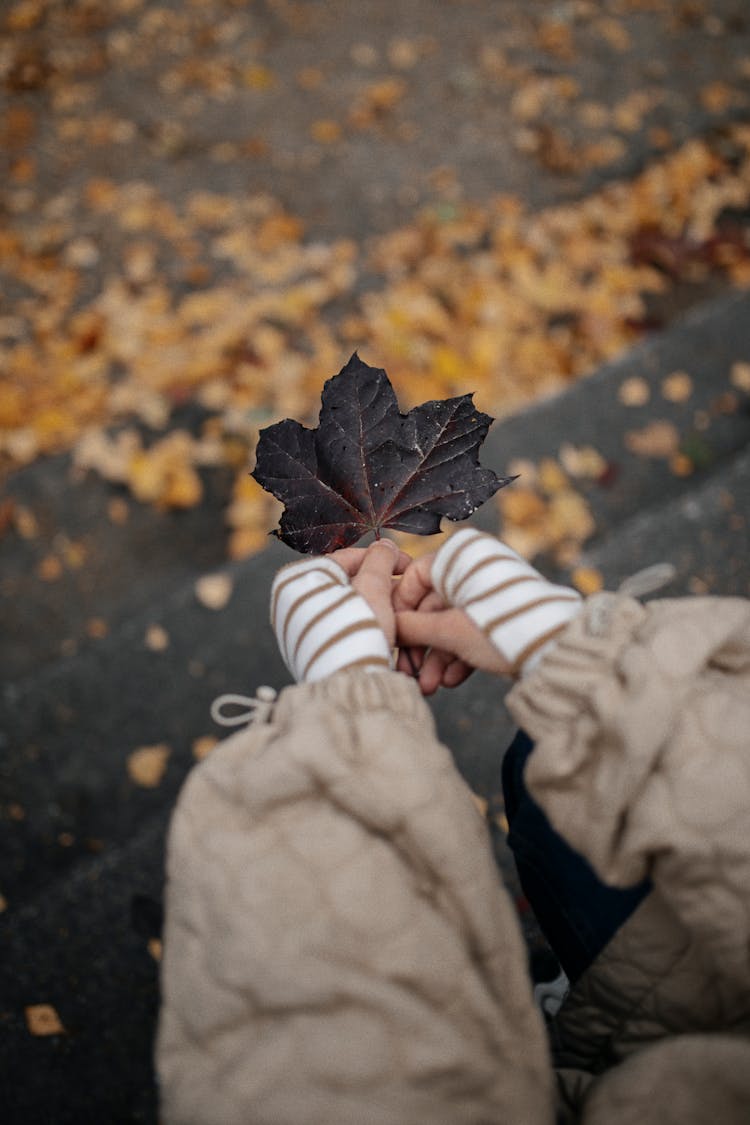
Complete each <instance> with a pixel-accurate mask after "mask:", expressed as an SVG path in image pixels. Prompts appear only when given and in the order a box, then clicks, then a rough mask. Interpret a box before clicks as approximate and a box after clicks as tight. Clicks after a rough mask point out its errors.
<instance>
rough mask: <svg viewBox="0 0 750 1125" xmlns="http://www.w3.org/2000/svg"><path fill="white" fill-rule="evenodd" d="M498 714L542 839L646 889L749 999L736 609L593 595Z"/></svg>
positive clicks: (744, 659) (749, 839)
mask: <svg viewBox="0 0 750 1125" xmlns="http://www.w3.org/2000/svg"><path fill="white" fill-rule="evenodd" d="M508 705H509V707H510V709H511V711H512V713H513V715H514V717H515V718H516V720H517V721H518V722H519V724H521V725H522V726H523V727H524V729H525V730H526V731H527V732H528V733H529V735H530V736H531V737H532V738H533V739H534V741H535V749H534V751H533V753H532V755H531V757H530V759H529V762H528V765H527V768H526V781H527V783H528V786H529V789H530V790H531V792H532V793H533V794H534V796H535V798H536V799H537V800H538V801H539V803H540V804H541V805H542V807H543V808H544V810H545V812H546V813H547V815H548V816H549V818H550V820H551V821H552V823H553V824H554V826H555V827H556V828H557V830H558V831H559V832H560V833H561V834H562V835H563V836H564V837H565V838H566V839H567V840H568V842H569V843H570V844H571V845H572V846H573V847H574V848H576V849H577V850H578V851H579V852H581V853H582V854H583V855H585V856H586V858H587V859H588V860H589V861H590V862H591V864H592V865H593V866H594V868H595V869H596V871H597V872H598V874H599V876H600V877H601V878H602V879H603V880H605V881H606V882H610V883H613V884H617V885H621V886H625V885H629V884H632V883H635V882H637V881H639V880H640V879H642V878H643V877H644V876H646V875H649V876H650V877H651V879H652V880H653V882H654V884H655V886H656V887H657V888H658V890H659V892H660V894H661V896H662V899H663V900H664V902H666V903H667V904H668V905H669V907H670V908H671V909H672V910H673V911H674V912H675V914H676V915H677V917H678V918H679V920H680V921H681V923H682V924H683V925H684V926H685V927H686V928H687V930H688V932H689V933H690V934H691V935H692V937H693V938H694V939H695V940H696V941H697V943H698V947H699V948H700V949H701V950H702V955H703V956H704V959H707V960H708V962H709V963H710V966H711V970H712V972H715V973H716V974H717V977H718V978H722V979H723V980H724V982H725V984H726V982H733V984H732V987H734V988H736V987H737V986H738V985H740V984H741V987H742V988H745V989H747V990H748V994H749V995H750V834H749V833H748V831H747V826H748V819H749V817H750V602H747V601H745V600H743V599H739V598H726V599H720V598H691V599H688V598H686V599H675V600H668V601H661V602H653V603H650V604H649V605H647V606H642V605H640V604H638V603H637V602H634V601H632V600H630V599H625V598H617V597H616V596H615V595H600V596H598V597H597V598H595V599H591V600H590V601H589V602H588V603H587V606H586V608H585V610H584V612H583V613H582V614H581V615H580V616H579V617H578V618H576V619H575V620H574V621H573V623H572V624H571V625H570V626H569V627H568V629H567V630H566V631H565V633H564V634H563V635H562V637H561V639H560V641H559V642H558V645H557V647H556V648H555V650H554V651H553V652H552V653H551V654H549V655H548V656H547V657H546V658H545V659H544V660H543V661H542V663H541V664H540V665H539V667H538V668H537V669H536V670H535V672H534V673H532V675H531V676H530V677H529V678H528V679H527V680H524V681H522V682H521V683H519V684H518V685H516V686H515V687H514V689H513V691H512V692H511V694H510V696H509V697H508Z"/></svg>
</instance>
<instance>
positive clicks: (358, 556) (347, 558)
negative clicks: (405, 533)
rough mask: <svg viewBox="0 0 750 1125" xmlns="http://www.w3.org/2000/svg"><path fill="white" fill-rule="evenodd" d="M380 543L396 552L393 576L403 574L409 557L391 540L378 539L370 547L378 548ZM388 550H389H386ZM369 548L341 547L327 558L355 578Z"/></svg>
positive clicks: (409, 559) (408, 562) (409, 560)
mask: <svg viewBox="0 0 750 1125" xmlns="http://www.w3.org/2000/svg"><path fill="white" fill-rule="evenodd" d="M380 543H390V544H391V545H392V549H395V550H396V551H398V556H397V559H396V564H395V566H394V568H393V571H392V573H393V574H403V573H404V571H405V570H406V568H407V567H408V566H409V564H410V563H411V562H412V558H411V555H407V554H406V552H405V551H401V550H399V548H398V546H397V545H396V544H395V543H394V542H393V540H392V539H379V540H378V541H377V543H372V544H371V546H372V547H376V546H378V544H380ZM388 549H390V548H388ZM369 550H370V547H341V548H340V549H339V550H338V551H332V552H331V554H330V555H328V558H331V559H333V560H334V562H337V563H338V564H339V566H340V567H341V568H342V569H343V570H345V571H346V573H347V574H348V575H349V577H350V578H355V577H356V576H357V574H358V573H359V571H360V569H361V567H362V563H363V562H364V560H365V556H366V555H367V552H368V551H369Z"/></svg>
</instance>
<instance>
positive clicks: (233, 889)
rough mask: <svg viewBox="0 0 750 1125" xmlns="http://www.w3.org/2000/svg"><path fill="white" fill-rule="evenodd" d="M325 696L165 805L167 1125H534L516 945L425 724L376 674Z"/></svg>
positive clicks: (458, 785) (398, 682)
mask: <svg viewBox="0 0 750 1125" xmlns="http://www.w3.org/2000/svg"><path fill="white" fill-rule="evenodd" d="M362 679H368V680H370V681H373V680H376V681H378V684H376V685H373V684H372V683H370V684H367V685H366V686H363V685H362ZM325 683H326V684H328V685H330V687H328V688H326V687H325V686H324V684H315V685H302V686H301V687H296V688H292V689H288V691H287V692H285V693H284V695H283V696H282V699H281V703H280V705H279V707H278V709H277V712H276V715H275V717H274V720H273V722H272V724H271V725H270V726H266V727H262V728H255V729H251V730H249V731H247V732H243V733H242V734H239V735H235V736H234V737H233V738H231V739H229V740H228V741H227V742H226V743H224V744H223V745H222V746H221V747H220V748H218V749H217V750H215V751H214V752H213V754H212V755H211V757H210V758H208V759H207V760H206V762H205V763H204V764H203V765H202V766H201V767H200V768H198V769H196V770H195V772H194V773H193V775H192V777H191V779H190V780H189V782H188V785H187V787H186V789H185V791H184V792H183V795H182V797H181V800H180V803H179V808H178V811H177V814H176V816H175V818H174V821H173V826H172V830H171V837H170V846H169V888H168V904H167V931H166V941H165V951H166V952H165V961H164V969H163V986H164V1007H163V1011H162V1018H161V1026H160V1035H159V1051H158V1057H159V1069H160V1076H161V1082H162V1088H163V1113H164V1119H165V1121H167V1122H170V1123H173V1122H180V1123H183V1122H202V1123H204V1125H205V1123H206V1122H218V1121H220V1122H221V1123H222V1125H232V1123H234V1122H238V1123H239V1122H243V1123H244V1125H246V1123H247V1122H250V1121H252V1122H253V1125H271V1123H273V1125H279V1123H285V1122H289V1123H290V1125H292V1123H294V1125H299V1123H304V1125H308V1123H309V1125H313V1123H317V1122H320V1123H321V1125H323V1123H326V1125H330V1123H336V1122H341V1123H342V1125H343V1123H344V1122H346V1123H347V1125H351V1123H352V1122H357V1125H360V1123H362V1125H370V1123H372V1125H380V1123H382V1125H397V1123H398V1125H404V1123H405V1122H410V1121H414V1122H416V1121H430V1122H431V1123H432V1122H437V1123H441V1122H445V1123H446V1125H448V1123H449V1122H450V1123H451V1125H453V1123H455V1122H458V1121H460V1122H462V1123H464V1122H465V1123H467V1125H470V1123H476V1125H480V1123H482V1125H484V1123H486V1122H488V1121H498V1122H500V1121H519V1122H520V1121H529V1122H534V1123H535V1125H537V1123H540V1125H543V1123H545V1122H551V1121H552V1120H553V1116H554V1114H553V1110H552V1092H551V1070H550V1067H549V1061H548V1056H547V1047H546V1043H545V1038H544V1031H543V1028H542V1025H541V1021H540V1019H539V1016H538V1014H537V1012H536V1010H535V1008H534V1007H533V1003H532V1000H531V993H530V986H529V982H528V979H527V973H526V964H525V960H526V959H525V952H524V949H523V946H522V941H521V937H520V933H519V929H518V926H517V923H516V919H515V916H514V914H513V910H512V906H511V904H510V902H509V900H508V899H507V896H506V895H505V892H504V891H503V889H502V887H501V886H500V884H499V882H498V876H497V872H496V868H495V865H494V861H493V859H492V855H491V852H490V849H489V845H488V841H487V838H486V834H485V828H484V825H483V823H482V821H481V820H480V818H479V817H478V816H477V813H476V810H475V808H474V805H473V802H472V801H471V798H470V795H469V793H468V790H467V789H466V787H465V785H464V783H463V782H462V781H461V779H460V777H459V775H458V774H457V772H456V770H455V768H454V766H453V763H452V760H451V758H450V755H449V754H448V752H447V751H446V750H445V749H444V748H443V747H442V746H440V744H439V743H437V741H436V740H435V738H434V734H433V733H432V722H431V718H430V716H429V712H428V711H427V709H426V708H425V707H424V704H423V703H422V701H421V698H419V693H418V691H417V689H416V688H415V687H414V685H412V684H411V683H409V682H408V681H407V680H406V679H405V678H403V677H398V676H396V675H394V674H391V673H384V674H383V675H382V676H378V677H371V676H370V677H368V676H367V675H366V673H365V674H363V673H359V675H357V674H356V673H344V674H342V675H340V676H337V677H334V678H332V679H331V680H330V681H326V682H325ZM347 692H348V693H349V697H348V698H349V705H348V706H347V705H346V702H345V701H346V698H347ZM363 693H364V694H365V695H366V698H367V699H368V700H369V706H367V707H366V708H365V707H362V706H361V703H362V695H363ZM399 698H401V702H402V703H403V706H402V707H401V708H400V710H399V709H397V708H394V706H393V703H394V700H395V701H396V702H397V701H398V699H399ZM353 699H354V700H356V704H357V705H356V707H355V708H352V706H351V703H352V700H353Z"/></svg>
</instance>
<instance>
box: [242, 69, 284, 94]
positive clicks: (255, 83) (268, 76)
mask: <svg viewBox="0 0 750 1125" xmlns="http://www.w3.org/2000/svg"><path fill="white" fill-rule="evenodd" d="M242 77H243V81H244V83H245V85H246V86H247V87H248V88H249V89H251V90H270V89H271V87H272V86H275V84H276V75H275V74H274V73H273V71H272V70H269V68H268V67H267V66H261V65H259V64H256V65H254V66H249V67H247V69H246V70H245V72H244V74H243V76H242Z"/></svg>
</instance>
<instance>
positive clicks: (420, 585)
mask: <svg viewBox="0 0 750 1125" xmlns="http://www.w3.org/2000/svg"><path fill="white" fill-rule="evenodd" d="M395 598H396V609H397V611H398V614H397V632H398V638H399V643H400V644H401V645H402V646H421V652H420V651H419V650H418V652H417V662H418V663H420V662H421V670H420V675H419V681H420V686H421V687H422V690H423V691H424V692H425V694H429V693H430V692H432V691H435V689H436V688H437V687H438V686H439V685H440V684H444V685H445V686H453V685H455V684H457V683H461V681H462V680H464V679H465V678H466V676H467V675H468V674H469V671H470V670H471V668H481V669H483V670H484V671H487V672H491V673H494V674H495V675H501V676H507V675H521V674H522V673H523V672H524V671H528V670H529V669H531V668H533V667H534V665H535V664H536V662H537V661H538V660H539V659H540V658H541V656H542V655H543V654H544V653H545V652H547V651H549V649H550V648H551V647H552V645H553V644H554V643H555V638H556V637H557V635H558V633H560V632H561V631H562V630H563V629H564V628H565V626H566V625H567V624H568V622H569V621H570V620H571V618H572V617H574V616H575V615H576V614H577V613H578V611H579V609H580V606H581V598H580V595H579V594H578V593H577V591H575V590H572V589H570V588H568V587H566V586H555V585H553V584H552V583H551V582H548V581H547V579H546V578H545V577H544V576H543V575H541V574H540V573H539V571H538V570H535V569H534V567H533V566H530V564H529V563H527V562H526V561H525V559H522V558H521V556H520V555H517V554H516V552H515V551H513V550H512V549H511V548H510V547H508V546H507V545H506V544H505V543H502V542H501V541H500V540H498V539H495V538H494V537H493V536H491V535H485V534H483V533H482V532H480V531H477V530H476V529H474V528H466V529H464V530H462V531H458V532H456V534H455V535H453V536H452V537H451V538H450V539H449V540H448V541H447V542H446V543H444V544H443V546H442V547H441V548H440V550H439V551H438V552H437V554H435V555H427V556H425V557H424V558H421V559H418V560H417V561H416V562H414V563H413V564H412V565H411V566H410V567H408V568H407V570H406V572H405V574H404V576H403V578H402V579H401V583H400V586H399V589H398V591H397V593H396V595H395ZM425 648H426V649H428V651H427V654H426V655H424V649H425ZM399 667H401V668H402V669H403V670H406V669H405V668H404V664H403V662H401V663H400V664H399Z"/></svg>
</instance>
